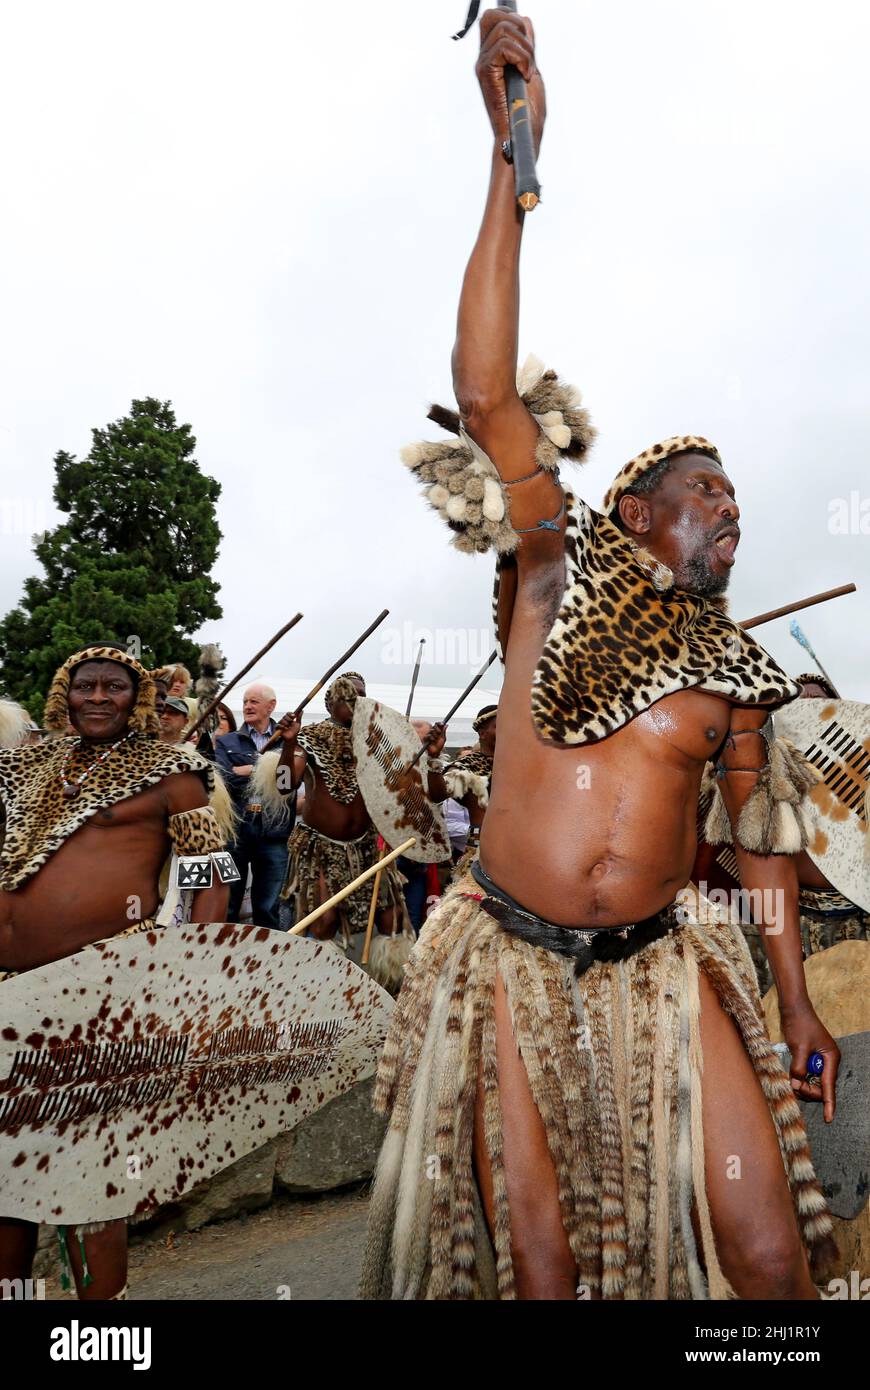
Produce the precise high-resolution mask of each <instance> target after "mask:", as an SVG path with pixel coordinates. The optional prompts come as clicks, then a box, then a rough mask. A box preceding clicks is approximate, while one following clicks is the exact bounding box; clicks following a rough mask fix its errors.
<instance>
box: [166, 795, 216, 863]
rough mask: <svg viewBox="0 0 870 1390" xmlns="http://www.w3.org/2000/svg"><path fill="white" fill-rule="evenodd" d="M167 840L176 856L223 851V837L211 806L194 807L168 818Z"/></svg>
mask: <svg viewBox="0 0 870 1390" xmlns="http://www.w3.org/2000/svg"><path fill="white" fill-rule="evenodd" d="M169 838H170V840H171V841H172V848H173V849H174V850H175V853H176V854H177V855H179V856H180V855H182V854H210V853H211V852H212V850H219V849H223V847H224V837H223V835H222V834H221V829H220V826H219V825H218V821H217V816H216V815H215V813H214V811H213V809H212V807H211V806H195V807H194V808H193V810H192V811H177V812H176V814H175V815H174V816H170V817H169Z"/></svg>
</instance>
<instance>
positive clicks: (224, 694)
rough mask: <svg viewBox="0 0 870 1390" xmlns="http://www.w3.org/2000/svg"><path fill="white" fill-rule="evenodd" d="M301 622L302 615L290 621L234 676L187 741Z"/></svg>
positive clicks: (192, 727)
mask: <svg viewBox="0 0 870 1390" xmlns="http://www.w3.org/2000/svg"><path fill="white" fill-rule="evenodd" d="M301 621H302V614H301V613H297V614H296V617H295V618H291V619H290V621H289V623H285V624H284V626H283V627H282V628H281V631H280V632H276V633H275V636H274V637H273V638H272V639H271V640H270V641H268V642H267V643H266V645H265V647H261V648H260V650H259V651H258V652H257V655H256V656H252V657H251V659H250V661H249V662H248V664H247V666H243V667H242V669H241V671H239V673H238V674H237V675H235V676H233V678H232V680H231V681H230V682H229V683H228V684H227V685H225V686H224V688H223V690H222V691H221V693H220V695H217V696H215V698H214V699H213V700H212V702H211V704H210V705H209V707H208V709H207V710H205V712H204V713H203V714H201V715H200V716H199V718H198V719H197V721H196V723H195V724H192V725H191V727H190V728H189V729H188V730H187V732H186V734H185V735H184V737H185V739H189V738H190V737H191V735H192V734H195V733H196V731H197V729H200V728H202V725H203V724H204V723H205V721H206V720H207V719H208V718H209V716H210V715H211V714H213V713H214V711H215V710H216V709H217V707H218V705H219V704H220V703H221V701H222V700H224V699H226V697H227V695H229V693H230V691H231V690H232V688H233V686H234V685H238V683H239V681H240V680H241V679H242V676H246V675H247V674H248V672H249V671H250V669H251V667H252V666H256V664H257V662H258V661H259V660H260V658H261V657H264V656H265V655H266V653H267V652H269V651H271V650H272V648H273V647H274V645H275V643H276V642H280V641H281V638H282V637H283V636H284V634H285V633H287V632H289V631H290V629H291V627H295V626H296V624H297V623H298V622H301Z"/></svg>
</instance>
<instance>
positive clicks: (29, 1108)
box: [0, 922, 393, 1225]
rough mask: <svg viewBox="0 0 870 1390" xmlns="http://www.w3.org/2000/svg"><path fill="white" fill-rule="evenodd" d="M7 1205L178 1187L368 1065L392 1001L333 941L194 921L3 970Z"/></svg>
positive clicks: (139, 1194) (69, 1205) (33, 1209)
mask: <svg viewBox="0 0 870 1390" xmlns="http://www.w3.org/2000/svg"><path fill="white" fill-rule="evenodd" d="M0 1006H2V1007H0V1014H2V1023H0V1215H2V1216H6V1217H22V1218H25V1219H27V1220H29V1221H45V1222H48V1223H49V1224H52V1225H58V1224H73V1223H75V1222H90V1221H108V1220H111V1219H114V1218H116V1217H124V1216H132V1215H138V1214H142V1213H147V1212H149V1211H151V1210H152V1209H153V1208H155V1207H156V1206H158V1205H160V1204H162V1203H164V1202H168V1201H172V1200H175V1199H176V1198H178V1197H179V1196H180V1195H181V1194H182V1193H184V1192H186V1191H187V1190H189V1189H190V1188H192V1187H193V1186H194V1185H195V1184H196V1183H198V1182H200V1181H202V1180H203V1179H205V1178H208V1177H211V1176H212V1174H214V1173H216V1172H217V1171H218V1170H219V1169H220V1168H222V1167H224V1166H225V1165H226V1164H229V1163H232V1162H233V1161H234V1160H235V1159H238V1158H242V1157H243V1156H244V1155H245V1154H247V1153H250V1152H251V1151H252V1150H253V1149H256V1148H258V1147H259V1146H260V1145H261V1144H264V1143H265V1142H266V1140H267V1139H270V1138H271V1137H272V1136H274V1135H277V1134H281V1133H283V1132H284V1131H286V1130H290V1129H292V1128H293V1127H294V1126H295V1125H297V1124H298V1123H299V1122H300V1121H301V1120H303V1119H305V1117H306V1116H307V1115H310V1114H312V1112H313V1111H315V1110H318V1109H319V1108H320V1106H322V1105H324V1104H325V1103H326V1102H327V1101H329V1100H332V1099H333V1097H335V1096H338V1095H341V1094H342V1093H343V1092H344V1091H347V1090H348V1089H349V1088H350V1087H351V1086H353V1085H354V1083H355V1082H357V1081H362V1080H364V1079H365V1078H366V1077H368V1076H371V1075H372V1073H373V1072H374V1069H375V1065H376V1062H377V1058H378V1055H379V1053H380V1050H381V1047H382V1044H383V1041H384V1037H385V1034H386V1029H387V1025H388V1021H389V1016H390V1013H391V1011H392V1008H393V1001H392V999H391V998H390V997H389V995H388V994H386V992H385V991H384V990H382V989H381V988H380V987H379V986H378V985H376V984H375V983H374V982H373V981H372V980H371V979H370V978H369V976H368V975H367V974H365V973H364V972H363V971H362V970H361V969H360V968H359V967H358V966H357V965H354V964H353V962H352V961H349V960H347V959H346V957H345V956H344V955H343V953H342V952H341V951H339V950H338V949H337V948H336V947H335V946H332V945H330V944H328V943H321V942H315V941H309V940H302V939H300V938H299V937H295V936H288V935H286V934H285V933H283V932H277V931H271V930H268V929H267V928H265V927H252V926H231V925H226V924H224V923H220V922H212V923H209V924H190V925H187V926H181V927H174V928H169V929H166V930H161V929H159V928H157V929H154V930H143V931H142V932H140V933H137V934H135V935H131V936H126V937H123V938H121V937H118V938H115V939H114V940H108V941H104V942H100V943H98V944H96V945H94V946H88V947H86V948H85V949H84V950H81V951H78V952H76V954H75V955H72V956H68V957H67V958H66V959H64V960H59V961H55V962H53V963H52V964H51V965H44V966H40V967H39V968H38V969H36V970H30V971H27V972H26V973H24V974H21V975H18V976H16V977H14V978H12V979H9V980H7V981H5V982H3V983H2V984H0Z"/></svg>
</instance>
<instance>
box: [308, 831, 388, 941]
mask: <svg viewBox="0 0 870 1390" xmlns="http://www.w3.org/2000/svg"><path fill="white" fill-rule="evenodd" d="M287 848H288V850H289V859H288V863H287V877H286V879H285V881H284V887H283V889H282V891H281V897H282V898H285V899H286V898H292V899H293V900H294V901H295V904H296V920H297V922H299V921H301V919H302V918H303V917H306V916H307V915H308V913H309V912H313V911H314V909H315V908H317V907H319V906H320V902H321V895H320V880H321V877H322V878H323V881H324V883H325V884H326V888H327V896H328V897H331V895H332V894H333V893H338V892H339V891H340V890H341V889H342V888H344V886H345V884H347V883H351V882H352V881H353V879H355V878H358V877H359V875H360V874H361V873H364V872H365V870H366V869H368V868H370V867H371V865H372V864H374V863H375V861H376V860H377V857H378V836H377V832H376V831H375V829H374V828H373V827H370V828H369V829H368V830H367V831H366V832H365V834H364V835H360V836H359V838H358V839H356V840H331V839H330V838H329V836H328V835H321V833H320V831H319V830H313V829H312V828H311V826H310V825H306V824H305V822H304V821H297V822H296V825H295V827H294V829H293V833H292V834H291V836H290V839H289V842H288V846H287ZM403 882H404V880H403V878H402V876H401V874H400V873H399V871H398V869H397V868H396V865H395V861H394V862H393V863H392V864H388V865H387V867H386V868H385V869H384V872H383V873H382V874H381V883H380V889H379V891H378V908H388V907H396V908H398V910H399V917H400V921H401V920H403V919H404V913H405V898H404V894H403V892H402V884H403ZM371 897H372V885H371V883H364V884H363V886H362V888H358V889H357V890H356V892H355V893H351V894H350V896H349V897H347V898H345V899H344V901H343V902H341V903H339V905H338V912H339V916H340V918H341V923H342V926H343V928H344V931H345V933H346V934H348V935H350V934H352V933H353V932H358V931H365V929H366V924H367V922H368V915H369V904H370V902H371Z"/></svg>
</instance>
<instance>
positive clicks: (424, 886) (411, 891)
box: [398, 719, 432, 933]
mask: <svg viewBox="0 0 870 1390" xmlns="http://www.w3.org/2000/svg"><path fill="white" fill-rule="evenodd" d="M411 723H412V724H413V726H414V729H415V730H416V732H417V735H418V737H419V739H420V742H421V743H425V742H426V740H427V738H428V737H429V735H430V734H431V732H432V725H431V724H430V723H429V722H428V721H427V720H425V719H412V720H411ZM398 864H399V872H400V873H401V874H402V875H403V876H404V878H405V880H406V882H405V886H404V889H403V892H404V894H405V906H406V907H407V909H408V916H409V917H410V919H411V926H412V927H413V928H414V931H415V932H418V933H419V931H420V928H421V927H422V925H423V922H424V920H425V918H426V899H427V898H428V896H429V884H430V874H429V865H428V864H420V863H418V862H417V860H416V859H408V858H407V856H406V855H404V854H401V855H400V856H399V859H398Z"/></svg>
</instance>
